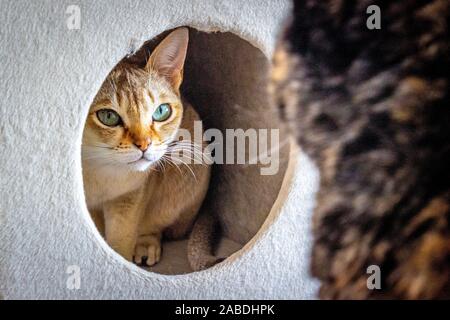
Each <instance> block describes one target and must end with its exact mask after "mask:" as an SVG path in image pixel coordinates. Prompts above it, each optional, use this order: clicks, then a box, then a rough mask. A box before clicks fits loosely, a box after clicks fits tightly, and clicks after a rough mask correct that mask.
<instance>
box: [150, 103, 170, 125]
mask: <svg viewBox="0 0 450 320" xmlns="http://www.w3.org/2000/svg"><path fill="white" fill-rule="evenodd" d="M171 114H172V108H171V107H170V105H169V104H168V103H163V104H161V105H160V106H159V107H158V108H156V110H155V112H153V120H155V121H158V122H161V121H165V120H167V119H169V117H170V115H171Z"/></svg>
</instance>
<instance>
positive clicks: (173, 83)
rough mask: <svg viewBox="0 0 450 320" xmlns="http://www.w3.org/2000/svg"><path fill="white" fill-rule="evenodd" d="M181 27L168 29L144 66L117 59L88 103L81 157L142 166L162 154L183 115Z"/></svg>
mask: <svg viewBox="0 0 450 320" xmlns="http://www.w3.org/2000/svg"><path fill="white" fill-rule="evenodd" d="M188 41H189V33H188V29H187V28H179V29H176V30H175V31H173V32H171V33H170V34H169V35H168V36H167V37H166V38H165V39H164V40H163V41H162V42H161V43H160V44H159V45H158V46H157V47H156V49H155V50H154V51H153V52H152V54H151V55H150V58H149V59H148V61H147V63H146V66H145V68H139V67H137V66H134V65H130V64H119V65H117V66H116V67H115V68H114V70H113V71H111V73H110V74H109V75H108V77H107V79H106V80H105V82H104V83H103V85H102V87H101V89H100V91H99V93H98V94H97V96H96V97H95V99H94V102H93V103H92V105H91V107H90V110H89V114H88V118H87V120H86V125H85V129H84V133H83V145H82V157H83V162H85V163H86V162H87V163H89V164H90V165H98V166H118V167H121V168H127V169H129V170H135V171H144V170H147V169H149V168H150V167H151V166H152V164H154V163H156V162H157V161H158V160H159V159H161V158H162V157H163V155H164V154H165V152H166V150H167V148H168V146H169V145H170V143H171V142H173V140H174V139H175V137H176V134H177V131H178V129H179V126H180V123H181V119H182V116H183V105H182V102H181V97H180V85H181V82H182V78H183V66H184V61H185V58H186V51H187V46H188Z"/></svg>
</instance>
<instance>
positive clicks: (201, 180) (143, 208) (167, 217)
mask: <svg viewBox="0 0 450 320" xmlns="http://www.w3.org/2000/svg"><path fill="white" fill-rule="evenodd" d="M184 105H185V107H184V108H185V109H184V110H185V112H184V115H183V121H182V123H181V126H180V127H181V128H184V129H188V130H189V131H190V132H191V133H192V134H193V121H194V120H199V117H198V115H197V113H196V112H195V110H194V109H193V108H192V107H190V106H189V107H187V108H186V104H184ZM209 176H210V167H209V166H205V165H203V166H202V165H191V166H190V168H189V169H188V168H187V167H186V166H184V165H181V166H178V167H175V166H174V165H169V164H166V165H165V167H159V168H155V169H154V170H147V171H143V172H142V171H130V170H126V169H124V170H120V168H111V167H103V169H102V168H99V167H96V166H95V165H89V163H84V165H83V177H84V185H85V192H86V201H87V204H88V209H89V211H90V212H91V215H92V217H93V219H94V221H95V223H96V225H97V227H98V229H99V231H100V232H101V233H102V234H103V235H104V236H106V238H107V239H108V243H109V244H110V245H111V247H112V248H113V249H115V250H117V251H118V252H120V253H121V254H122V255H123V256H124V257H125V258H127V259H128V260H131V258H132V257H133V256H134V259H135V261H139V262H140V261H141V258H142V257H143V256H146V257H148V259H149V260H147V264H149V265H153V264H154V263H156V262H158V260H159V254H157V253H158V252H155V256H154V258H152V257H151V256H150V255H148V254H150V253H148V254H147V252H146V249H145V248H142V245H144V246H145V244H146V242H147V244H150V242H152V243H153V244H155V245H156V247H155V249H158V250H160V248H158V245H157V244H158V242H159V238H160V236H161V235H162V233H164V234H165V236H166V237H167V238H169V239H180V238H183V237H185V236H187V235H188V232H189V231H190V229H191V227H192V225H193V223H194V220H195V218H196V216H197V213H198V211H199V209H200V205H201V203H202V201H203V198H204V197H205V194H206V191H207V188H208V182H209ZM124 206H125V207H126V209H125V210H123V211H122V210H121V208H123V207H124ZM108 209H109V210H108ZM105 210H106V211H105ZM116 211H118V212H117V213H116ZM125 211H126V212H125ZM115 214H118V215H124V218H123V219H121V218H120V217H119V221H117V222H118V223H117V224H115V223H114V221H113V220H114V219H115V217H114V215H115ZM105 215H106V216H105ZM105 220H106V221H109V223H110V226H109V230H108V235H107V234H105ZM134 225H136V226H137V229H136V227H135V226H134ZM131 230H133V231H132V232H131V233H130V231H131ZM135 232H136V238H135V234H134V233H135ZM115 239H117V243H116V240H115ZM157 240H158V241H157ZM135 241H136V242H137V245H138V247H136V248H135V250H134V251H130V250H129V248H126V247H125V246H127V243H131V242H135Z"/></svg>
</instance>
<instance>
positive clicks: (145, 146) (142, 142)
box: [134, 138, 152, 152]
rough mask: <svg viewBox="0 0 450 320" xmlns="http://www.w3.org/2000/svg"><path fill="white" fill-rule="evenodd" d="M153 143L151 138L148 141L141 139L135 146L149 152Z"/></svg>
mask: <svg viewBox="0 0 450 320" xmlns="http://www.w3.org/2000/svg"><path fill="white" fill-rule="evenodd" d="M151 143H152V140H151V139H150V138H146V139H139V140H137V141H135V142H134V145H135V146H136V147H138V148H139V149H141V150H142V152H145V151H147V149H148V147H149V145H150V144H151Z"/></svg>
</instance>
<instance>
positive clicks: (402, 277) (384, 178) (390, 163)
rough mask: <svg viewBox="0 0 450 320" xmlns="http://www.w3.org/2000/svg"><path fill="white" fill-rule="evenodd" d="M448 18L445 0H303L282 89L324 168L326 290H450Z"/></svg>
mask: <svg viewBox="0 0 450 320" xmlns="http://www.w3.org/2000/svg"><path fill="white" fill-rule="evenodd" d="M373 4H375V5H379V6H380V8H381V29H380V30H370V29H368V28H367V26H366V20H367V19H368V17H369V15H368V14H367V13H366V10H367V8H368V7H369V6H370V5H373ZM449 20H450V3H449V2H448V1H447V0H433V1H420V0H410V1H366V0H358V1H333V0H329V1H325V0H321V1H319V0H317V1H300V0H298V1H295V6H294V13H293V19H292V21H291V24H290V26H289V28H288V30H287V32H286V34H285V37H284V41H283V42H282V43H281V44H280V47H279V48H278V52H277V54H276V56H275V65H276V68H275V71H274V73H273V78H274V80H275V81H274V84H275V86H274V88H273V89H274V91H273V92H274V93H275V95H276V99H277V102H278V105H279V106H280V108H281V110H282V115H283V117H284V119H285V120H287V121H289V123H290V125H291V127H292V128H293V130H294V132H295V133H296V135H297V138H298V141H299V143H300V145H301V146H302V147H303V149H304V150H305V151H306V152H307V153H308V154H309V155H310V156H311V157H312V158H313V159H314V161H315V162H316V163H317V165H318V167H319V169H320V172H321V183H320V191H319V193H318V196H317V206H316V209H315V212H314V220H313V222H314V230H313V232H314V247H313V257H312V272H313V274H314V275H315V276H316V277H318V278H319V279H320V280H321V281H322V287H321V291H320V296H321V297H322V298H341V299H342V298H359V299H362V298H410V299H411V298H412V299H414V298H449V297H450V175H449V173H450V171H449V169H448V167H449V164H450V129H449V128H450V109H449V104H450V95H449V86H450V78H449V77H450V45H449V38H450V36H449V31H448V27H449V26H448V24H449ZM369 266H375V267H378V268H379V271H380V273H381V274H379V276H380V285H381V286H380V287H379V289H372V290H371V289H370V288H369V287H368V286H367V280H368V278H369V277H370V276H371V275H372V273H373V269H372V271H370V272H369V273H368V267H369ZM369 270H370V269H369ZM369 282H370V280H369Z"/></svg>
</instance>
